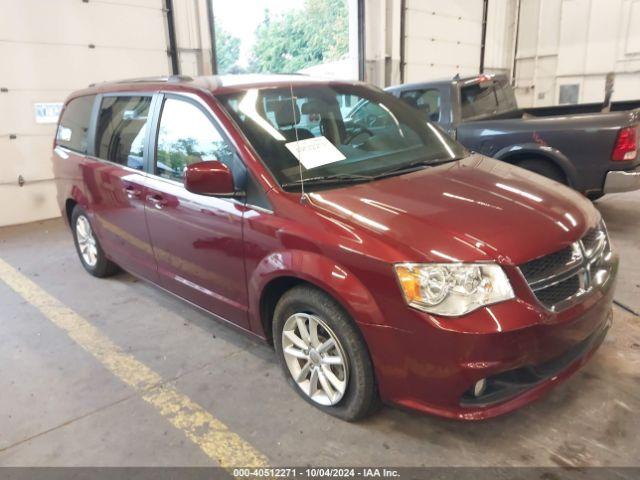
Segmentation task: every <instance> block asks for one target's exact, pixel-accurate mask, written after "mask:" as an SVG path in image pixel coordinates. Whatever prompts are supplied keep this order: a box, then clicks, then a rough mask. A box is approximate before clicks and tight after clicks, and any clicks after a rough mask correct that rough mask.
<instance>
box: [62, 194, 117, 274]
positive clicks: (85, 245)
mask: <svg viewBox="0 0 640 480" xmlns="http://www.w3.org/2000/svg"><path fill="white" fill-rule="evenodd" d="M71 231H72V232H73V241H74V243H75V246H76V252H78V258H80V263H82V266H83V267H84V269H85V270H86V271H87V272H89V273H90V274H91V275H93V276H94V277H98V278H104V277H109V276H111V275H113V274H115V273H117V272H118V270H119V268H118V266H117V265H116V264H115V263H113V262H112V261H111V260H109V259H108V258H107V256H106V255H105V253H104V250H103V249H102V247H101V246H100V242H99V241H98V237H97V236H96V234H95V233H94V230H93V227H92V226H91V222H90V221H89V216H88V215H87V214H86V212H85V211H84V210H83V209H82V207H80V206H79V205H76V206H75V207H74V209H73V212H72V213H71ZM83 251H84V253H83Z"/></svg>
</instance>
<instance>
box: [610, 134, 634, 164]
mask: <svg viewBox="0 0 640 480" xmlns="http://www.w3.org/2000/svg"><path fill="white" fill-rule="evenodd" d="M637 156H638V128H637V127H626V128H623V129H622V130H620V131H619V132H618V138H616V144H615V145H614V147H613V153H612V154H611V160H613V161H614V162H626V161H629V160H635V159H636V157H637Z"/></svg>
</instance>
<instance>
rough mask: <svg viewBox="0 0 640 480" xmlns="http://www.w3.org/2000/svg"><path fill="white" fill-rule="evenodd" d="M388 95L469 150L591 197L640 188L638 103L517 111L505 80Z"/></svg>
mask: <svg viewBox="0 0 640 480" xmlns="http://www.w3.org/2000/svg"><path fill="white" fill-rule="evenodd" d="M387 91H388V92H390V93H392V94H394V95H395V96H397V97H399V98H400V99H402V100H403V101H405V102H406V103H408V104H409V105H411V106H413V107H415V108H417V109H418V110H421V111H422V112H423V113H424V115H425V117H426V118H427V119H428V120H430V121H432V122H436V123H438V124H439V125H440V126H441V127H442V128H443V129H444V130H446V131H447V132H448V133H449V134H451V135H452V136H454V137H455V138H457V139H458V141H459V142H460V143H462V144H463V145H465V146H466V147H467V148H468V149H470V150H473V151H476V152H478V153H482V154H483V155H487V156H490V157H494V158H497V159H499V160H504V161H505V162H509V163H513V164H516V165H519V166H521V167H523V168H526V169H528V170H532V171H534V172H537V173H540V174H542V175H544V176H546V177H549V178H552V179H554V180H557V181H559V182H562V183H565V184H567V185H570V186H571V187H573V188H574V189H576V190H578V191H580V192H583V193H584V194H585V195H587V196H588V197H589V198H592V199H596V198H599V197H601V196H602V195H604V194H605V193H613V192H624V191H629V190H636V189H640V153H639V150H640V101H628V102H613V103H611V105H610V107H609V108H608V109H604V108H603V104H582V105H567V106H565V105H563V106H557V107H541V108H518V104H517V103H516V98H515V95H514V93H513V89H512V87H511V85H509V81H508V79H507V77H506V76H502V75H495V76H494V75H480V76H478V77H473V78H464V79H460V78H454V79H453V80H446V81H434V82H423V83H411V84H405V85H399V86H395V87H389V88H387ZM638 93H639V94H640V91H639V92H638ZM607 110H608V111H607Z"/></svg>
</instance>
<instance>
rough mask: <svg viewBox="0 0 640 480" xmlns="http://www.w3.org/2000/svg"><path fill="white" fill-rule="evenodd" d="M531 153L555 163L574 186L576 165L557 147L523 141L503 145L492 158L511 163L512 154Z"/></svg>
mask: <svg viewBox="0 0 640 480" xmlns="http://www.w3.org/2000/svg"><path fill="white" fill-rule="evenodd" d="M527 154H529V155H531V156H532V157H541V158H545V159H547V160H549V161H551V162H553V164H554V165H556V166H557V167H558V168H560V170H562V171H563V173H564V174H565V175H566V177H567V182H569V185H570V186H571V187H574V186H575V184H576V182H575V179H576V178H577V175H578V172H577V171H576V167H575V166H574V165H573V163H571V161H570V160H569V159H568V158H567V157H566V156H565V155H564V154H563V153H562V152H561V151H560V150H558V149H557V148H554V147H550V146H548V145H540V144H539V143H533V142H532V143H523V144H516V145H510V146H508V147H505V148H503V149H501V150H499V151H497V152H496V153H495V154H494V155H492V156H493V158H495V159H498V160H502V161H504V162H507V163H512V162H511V158H513V157H514V156H516V155H517V156H518V157H520V156H525V155H527Z"/></svg>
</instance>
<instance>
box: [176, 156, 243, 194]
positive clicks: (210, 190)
mask: <svg viewBox="0 0 640 480" xmlns="http://www.w3.org/2000/svg"><path fill="white" fill-rule="evenodd" d="M184 187H185V188H186V189H187V191H189V192H191V193H196V194H198V195H209V196H212V197H235V196H238V195H239V193H240V192H236V191H235V188H234V184H233V174H232V173H231V170H229V167H227V166H226V165H225V164H224V163H221V162H219V161H218V160H209V161H206V162H197V163H192V164H191V165H189V166H187V170H186V171H185V173H184Z"/></svg>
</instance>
